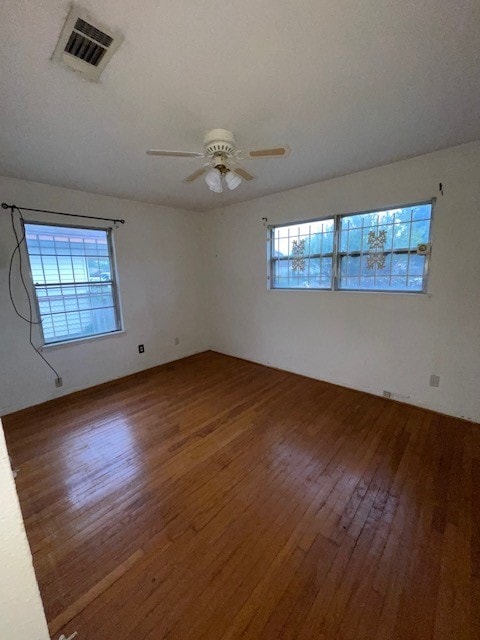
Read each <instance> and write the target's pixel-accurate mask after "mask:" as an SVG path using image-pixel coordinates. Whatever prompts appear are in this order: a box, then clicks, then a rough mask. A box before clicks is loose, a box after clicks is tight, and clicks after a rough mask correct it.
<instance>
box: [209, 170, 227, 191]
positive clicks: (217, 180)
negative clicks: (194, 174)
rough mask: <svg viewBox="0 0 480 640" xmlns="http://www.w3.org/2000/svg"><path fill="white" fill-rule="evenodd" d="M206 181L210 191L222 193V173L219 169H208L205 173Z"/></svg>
mask: <svg viewBox="0 0 480 640" xmlns="http://www.w3.org/2000/svg"><path fill="white" fill-rule="evenodd" d="M205 182H206V183H207V185H208V188H209V189H210V191H214V192H215V193H222V191H223V186H222V174H221V173H220V171H219V170H218V169H210V171H207V173H206V174H205Z"/></svg>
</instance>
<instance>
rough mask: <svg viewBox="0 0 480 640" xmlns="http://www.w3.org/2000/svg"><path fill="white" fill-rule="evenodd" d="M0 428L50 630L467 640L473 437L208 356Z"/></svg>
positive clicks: (475, 525)
mask: <svg viewBox="0 0 480 640" xmlns="http://www.w3.org/2000/svg"><path fill="white" fill-rule="evenodd" d="M4 425H5V432H6V437H7V444H8V447H9V451H10V454H11V456H12V457H13V460H14V464H15V466H16V467H17V468H19V475H18V477H17V488H18V492H19V496H20V502H21V507H22V511H23V515H24V519H25V525H26V530H27V535H28V537H29V541H30V545H31V548H32V552H33V558H34V565H35V570H36V573H37V577H38V581H39V585H40V590H41V593H42V597H43V600H44V604H45V609H46V614H47V618H48V620H49V627H50V631H51V633H52V634H59V633H60V632H66V633H67V635H68V632H69V633H72V632H73V630H78V633H79V636H78V637H79V638H95V640H112V638H115V640H167V639H168V640H240V639H243V640H312V639H315V640H374V639H375V640H425V638H430V639H432V640H446V639H447V638H455V639H456V640H473V639H474V638H477V637H478V633H479V630H480V615H479V613H478V611H479V610H480V489H479V487H480V426H479V425H475V424H472V423H468V422H465V421H462V420H456V419H454V418H450V417H447V416H442V415H439V414H435V413H432V412H429V411H426V410H423V409H419V408H416V407H412V406H408V405H402V404H398V403H394V402H391V401H388V400H385V399H383V398H379V397H375V396H371V395H368V394H364V393H361V392H358V391H354V390H350V389H345V388H342V387H338V386H334V385H330V384H327V383H323V382H319V381H315V380H311V379H308V378H304V377H301V376H297V375H294V374H291V373H287V372H283V371H278V370H275V369H270V368H267V367H263V366H261V365H257V364H254V363H250V362H246V361H243V360H239V359H236V358H230V357H227V356H223V355H220V354H217V353H213V352H206V353H202V354H198V355H196V356H192V357H190V358H186V359H184V360H181V361H177V362H175V363H170V364H168V365H163V366H161V367H156V368H154V369H151V370H149V371H146V372H141V373H139V374H135V375H133V376H129V377H127V378H123V379H121V380H118V381H114V382H112V383H107V384H105V385H101V386H99V387H96V388H93V389H89V390H86V391H82V392H79V393H76V394H72V395H71V396H68V397H64V398H61V399H58V400H56V401H51V402H48V403H45V404H44V405H41V406H39V407H35V408H32V409H27V410H24V411H21V412H18V413H16V414H12V415H10V416H6V417H5V418H4Z"/></svg>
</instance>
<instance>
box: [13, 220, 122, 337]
mask: <svg viewBox="0 0 480 640" xmlns="http://www.w3.org/2000/svg"><path fill="white" fill-rule="evenodd" d="M25 235H26V243H27V251H28V256H29V259H30V268H31V273H32V279H33V285H34V288H35V294H36V299H37V305H38V312H39V315H40V319H41V327H42V332H43V338H44V342H45V344H52V343H55V342H64V341H67V340H75V339H78V338H84V337H88V336H95V335H99V334H105V333H111V332H113V331H119V330H120V313H119V307H118V297H117V287H116V282H115V270H114V263H113V255H112V245H111V237H110V230H105V229H88V228H85V227H61V226H56V225H46V224H36V223H35V224H33V223H25Z"/></svg>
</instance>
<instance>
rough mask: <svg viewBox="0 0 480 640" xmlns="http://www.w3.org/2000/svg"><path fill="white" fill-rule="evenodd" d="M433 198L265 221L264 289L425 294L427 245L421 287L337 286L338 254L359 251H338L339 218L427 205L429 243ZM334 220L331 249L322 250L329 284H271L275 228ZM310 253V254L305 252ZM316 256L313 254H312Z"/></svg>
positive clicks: (429, 257) (433, 207)
mask: <svg viewBox="0 0 480 640" xmlns="http://www.w3.org/2000/svg"><path fill="white" fill-rule="evenodd" d="M436 200H437V199H436V198H430V199H429V200H421V201H419V202H410V203H408V204H401V205H388V206H386V207H376V208H375V209H366V210H363V211H353V212H346V213H334V214H330V215H325V216H322V217H320V218H309V219H307V220H294V221H291V222H282V223H281V224H269V225H267V289H268V290H269V291H341V292H348V293H395V294H407V295H426V294H428V281H429V273H430V260H431V248H430V251H429V252H428V253H427V255H426V256H425V266H424V269H423V283H422V289H421V290H419V291H414V290H411V291H410V290H407V289H364V288H361V289H360V288H358V289H350V288H346V287H339V280H340V261H341V258H342V257H344V256H348V255H353V254H358V255H362V254H361V252H357V251H355V252H350V253H346V252H345V251H339V248H340V221H341V219H342V218H348V217H351V216H356V215H358V216H360V215H366V214H369V213H378V212H382V211H390V210H392V209H408V208H409V207H419V206H422V205H430V206H431V210H430V226H429V230H428V243H430V244H431V243H432V223H433V219H434V210H435V203H436ZM332 219H333V224H334V231H333V253H331V252H329V253H326V254H322V256H320V255H319V256H318V257H325V258H328V257H330V256H331V258H332V278H331V286H330V287H275V286H274V285H273V283H274V282H275V278H274V264H275V262H276V261H278V260H279V258H274V256H273V247H274V234H275V229H281V228H282V227H290V226H292V225H297V224H298V225H300V224H308V223H312V222H322V221H324V220H332ZM385 253H387V254H401V253H403V254H409V253H412V252H411V251H409V250H407V249H397V250H395V251H393V252H391V251H388V252H385ZM309 257H310V256H309ZM312 257H316V256H312ZM285 260H289V258H285Z"/></svg>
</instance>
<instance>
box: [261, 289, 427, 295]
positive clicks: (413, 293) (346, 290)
mask: <svg viewBox="0 0 480 640" xmlns="http://www.w3.org/2000/svg"><path fill="white" fill-rule="evenodd" d="M267 291H275V292H277V291H285V292H288V293H291V292H292V291H315V292H319V293H342V294H346V293H353V294H354V295H357V294H359V293H362V294H366V293H374V294H375V295H378V294H383V295H388V296H414V297H416V298H431V297H432V294H431V293H428V292H427V291H381V290H376V291H375V290H374V289H315V288H313V287H311V288H309V287H304V288H300V287H299V288H296V287H291V288H290V289H289V288H287V287H282V288H280V287H267Z"/></svg>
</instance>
